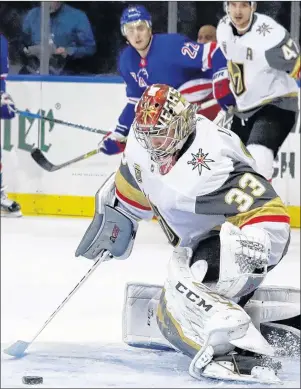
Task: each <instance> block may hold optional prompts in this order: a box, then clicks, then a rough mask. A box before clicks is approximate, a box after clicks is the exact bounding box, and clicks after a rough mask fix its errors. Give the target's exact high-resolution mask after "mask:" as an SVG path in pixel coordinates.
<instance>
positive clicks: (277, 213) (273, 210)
mask: <svg viewBox="0 0 301 389" xmlns="http://www.w3.org/2000/svg"><path fill="white" fill-rule="evenodd" d="M269 217H270V220H269ZM277 217H279V218H278V219H279V221H281V222H287V221H288V222H289V219H290V217H289V214H288V213H287V209H286V207H285V205H284V204H283V202H282V201H281V199H280V197H275V198H274V199H273V200H270V201H268V202H266V203H265V204H264V205H263V206H261V207H258V208H255V209H252V210H251V211H248V212H243V213H239V214H237V215H235V216H230V217H228V218H227V221H228V222H230V223H232V224H234V225H235V226H237V227H242V226H244V225H245V224H248V223H250V222H251V221H252V219H255V218H258V219H257V220H258V221H277V220H278V219H277Z"/></svg>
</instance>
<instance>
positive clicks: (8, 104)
mask: <svg viewBox="0 0 301 389" xmlns="http://www.w3.org/2000/svg"><path fill="white" fill-rule="evenodd" d="M15 114H16V107H15V103H14V101H13V99H12V98H11V96H10V95H9V94H8V93H5V92H1V100H0V118H1V119H12V118H14V117H15Z"/></svg>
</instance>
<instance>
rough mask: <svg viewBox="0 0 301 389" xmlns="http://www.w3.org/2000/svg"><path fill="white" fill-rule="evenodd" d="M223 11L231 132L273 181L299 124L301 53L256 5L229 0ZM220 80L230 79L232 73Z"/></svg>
mask: <svg viewBox="0 0 301 389" xmlns="http://www.w3.org/2000/svg"><path fill="white" fill-rule="evenodd" d="M224 7H225V11H226V13H227V15H226V16H225V17H224V18H223V19H222V20H221V21H220V22H219V24H218V27H217V41H218V44H219V47H220V48H221V50H222V52H223V54H224V56H225V57H226V59H227V62H228V73H229V78H230V88H231V90H232V93H233V94H234V96H235V99H236V107H235V108H234V119H233V123H232V127H231V129H232V130H233V131H234V132H235V133H237V134H238V135H239V136H240V138H241V139H242V140H243V142H244V143H245V144H246V145H247V148H248V150H249V151H250V152H251V154H252V156H253V157H254V158H255V160H256V162H257V164H258V168H259V170H260V172H261V173H262V174H263V175H264V176H265V177H266V178H267V179H271V178H272V174H273V161H274V158H275V157H276V155H277V152H278V150H279V148H280V146H281V145H282V143H283V142H284V140H285V139H286V137H287V135H288V134H289V132H290V131H291V130H292V128H293V127H294V125H295V123H296V121H297V113H298V86H297V83H296V80H297V79H298V78H300V54H299V49H298V46H297V44H296V43H295V42H294V41H293V39H292V38H291V36H290V34H289V33H288V31H287V30H286V29H285V28H284V27H282V26H281V25H280V24H278V23H277V22H276V21H275V20H273V19H272V18H270V17H269V16H266V15H263V14H260V13H257V12H255V11H256V2H255V1H228V2H224ZM218 76H219V78H223V77H227V70H226V69H224V70H222V71H221V72H220V73H219V75H218ZM217 78H218V77H217Z"/></svg>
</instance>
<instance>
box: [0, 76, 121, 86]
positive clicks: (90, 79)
mask: <svg viewBox="0 0 301 389" xmlns="http://www.w3.org/2000/svg"><path fill="white" fill-rule="evenodd" d="M6 80H7V81H26V82H39V81H43V82H73V83H80V82H85V83H99V84H123V83H124V81H123V78H122V77H120V76H114V75H105V74H102V75H99V76H40V75H30V74H28V75H27V74H16V75H8V76H7V78H6Z"/></svg>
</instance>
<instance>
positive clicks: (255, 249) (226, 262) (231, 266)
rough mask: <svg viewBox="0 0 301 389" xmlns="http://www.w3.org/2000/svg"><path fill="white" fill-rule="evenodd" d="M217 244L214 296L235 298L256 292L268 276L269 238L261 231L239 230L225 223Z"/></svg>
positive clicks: (252, 228)
mask: <svg viewBox="0 0 301 389" xmlns="http://www.w3.org/2000/svg"><path fill="white" fill-rule="evenodd" d="M220 241H221V254H220V274H219V281H218V283H217V286H216V288H217V292H218V293H219V294H222V295H223V296H226V297H228V298H234V297H242V296H245V295H247V294H249V293H251V292H253V291H254V290H256V289H257V288H258V286H259V285H260V284H261V283H262V282H263V280H264V278H265V276H266V274H267V266H268V265H269V259H270V255H271V241H270V237H269V234H268V233H267V232H266V231H265V230H264V229H263V228H260V227H255V226H245V227H243V228H242V229H240V228H238V227H236V226H234V225H233V224H231V223H229V222H225V223H224V224H223V225H222V228H221V232H220Z"/></svg>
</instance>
